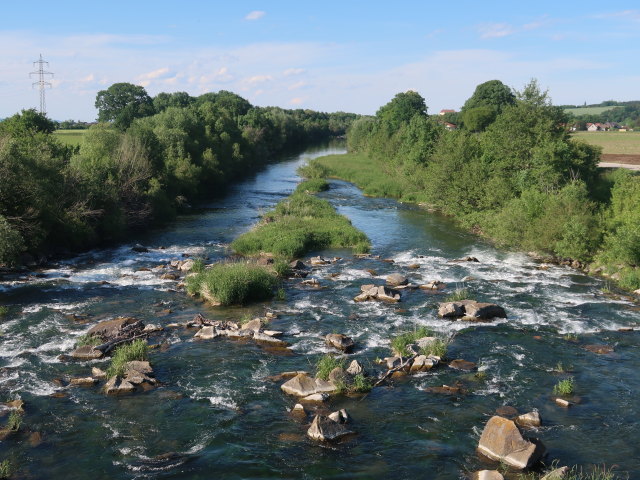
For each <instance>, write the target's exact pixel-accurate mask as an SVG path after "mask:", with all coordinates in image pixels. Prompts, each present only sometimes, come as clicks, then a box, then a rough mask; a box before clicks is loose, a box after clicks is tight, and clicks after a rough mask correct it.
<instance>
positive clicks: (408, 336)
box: [391, 326, 433, 357]
mask: <svg viewBox="0 0 640 480" xmlns="http://www.w3.org/2000/svg"><path fill="white" fill-rule="evenodd" d="M432 335H433V332H432V331H431V330H430V329H428V328H427V327H424V326H421V327H417V328H416V329H415V330H413V331H411V332H404V333H401V334H400V335H397V336H395V337H393V338H392V339H391V348H392V349H393V351H394V352H395V353H396V354H397V355H399V356H401V357H406V356H408V355H409V354H410V352H409V350H408V349H407V347H408V346H409V345H411V344H412V343H415V341H416V340H418V339H420V338H422V337H430V336H432Z"/></svg>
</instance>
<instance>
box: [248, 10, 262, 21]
mask: <svg viewBox="0 0 640 480" xmlns="http://www.w3.org/2000/svg"><path fill="white" fill-rule="evenodd" d="M266 14H267V12H264V11H262V10H254V11H252V12H249V13H247V15H246V16H245V17H244V19H245V20H260V19H261V18H262V17H264V16H265V15H266Z"/></svg>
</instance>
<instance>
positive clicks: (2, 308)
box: [0, 305, 9, 317]
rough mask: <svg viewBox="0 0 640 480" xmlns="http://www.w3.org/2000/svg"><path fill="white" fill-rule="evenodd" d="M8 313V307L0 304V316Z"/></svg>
mask: <svg viewBox="0 0 640 480" xmlns="http://www.w3.org/2000/svg"><path fill="white" fill-rule="evenodd" d="M8 313H9V307H5V306H4V305H0V317H4V316H5V315H6V314H8Z"/></svg>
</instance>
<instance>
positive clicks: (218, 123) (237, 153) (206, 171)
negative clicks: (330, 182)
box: [0, 83, 357, 265]
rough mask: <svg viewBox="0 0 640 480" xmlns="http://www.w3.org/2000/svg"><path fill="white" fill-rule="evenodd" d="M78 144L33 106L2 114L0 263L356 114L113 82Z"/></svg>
mask: <svg viewBox="0 0 640 480" xmlns="http://www.w3.org/2000/svg"><path fill="white" fill-rule="evenodd" d="M96 107H97V108H98V120H99V123H98V124H96V125H94V126H92V127H91V128H89V129H88V130H87V132H86V133H85V134H84V136H83V141H82V143H81V145H80V146H79V147H74V146H67V145H64V144H62V143H61V142H60V141H58V140H57V139H56V137H55V135H53V132H54V130H55V127H56V125H55V123H54V122H53V121H51V120H50V119H48V118H46V117H45V116H43V115H40V114H39V113H37V112H36V111H35V110H23V111H22V112H21V113H17V114H15V115H14V116H12V117H10V118H7V119H5V120H3V121H1V122H0V178H1V179H2V182H0V264H5V265H10V264H15V263H17V262H19V261H20V258H21V256H22V255H23V254H24V253H30V254H32V255H46V254H50V253H57V252H61V251H64V250H70V251H76V250H79V249H84V248H87V247H90V246H94V245H98V244H103V243H105V242H112V241H116V240H118V239H122V238H123V237H124V235H126V234H127V233H128V232H131V231H132V230H135V229H139V228H145V227H148V226H149V225H153V224H156V223H159V222H164V221H167V220H169V219H171V218H173V217H174V216H175V215H176V213H177V212H178V211H180V209H181V208H183V207H185V206H187V205H188V204H189V203H191V202H194V201H198V200H199V199H202V198H205V197H207V196H211V195H214V194H216V193H219V192H220V191H221V190H223V189H224V188H225V187H226V186H227V185H228V184H229V183H230V182H232V181H234V180H236V179H238V178H240V177H241V176H243V175H246V174H248V173H250V172H253V171H256V169H258V168H260V166H261V165H264V164H265V163H267V162H268V161H270V160H271V159H273V158H274V156H275V155H277V154H279V153H281V152H283V151H285V150H287V149H293V148H301V147H304V146H306V145H308V144H310V143H311V142H317V141H320V140H323V139H327V138H329V137H331V136H335V135H342V134H344V133H345V131H346V128H347V126H348V125H349V124H350V123H351V122H352V121H353V120H354V119H355V118H357V116H356V115H355V114H349V113H344V112H337V113H322V112H315V111H311V110H301V109H298V110H285V109H281V108H278V107H264V108H263V107H256V106H253V105H251V104H250V103H249V102H248V101H247V100H245V99H244V98H242V97H240V96H239V95H236V94H234V93H232V92H227V91H220V92H216V93H206V94H204V95H201V96H199V97H192V96H190V95H188V94H187V93H185V92H177V93H160V94H158V95H157V96H156V97H153V98H151V97H150V96H149V95H148V94H147V93H146V91H145V90H144V88H143V87H140V86H136V85H131V84H127V83H118V84H114V85H112V86H111V87H109V88H108V89H106V90H103V91H100V92H98V95H97V97H96Z"/></svg>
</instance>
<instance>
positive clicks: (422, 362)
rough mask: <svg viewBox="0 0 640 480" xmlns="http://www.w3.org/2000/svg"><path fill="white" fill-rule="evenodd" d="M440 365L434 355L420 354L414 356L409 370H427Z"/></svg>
mask: <svg viewBox="0 0 640 480" xmlns="http://www.w3.org/2000/svg"><path fill="white" fill-rule="evenodd" d="M436 365H438V359H437V357H434V356H426V355H418V356H417V357H416V358H414V360H413V363H412V364H411V368H410V369H409V371H410V372H411V373H416V372H426V371H429V370H431V369H432V368H433V367H435V366H436Z"/></svg>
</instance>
